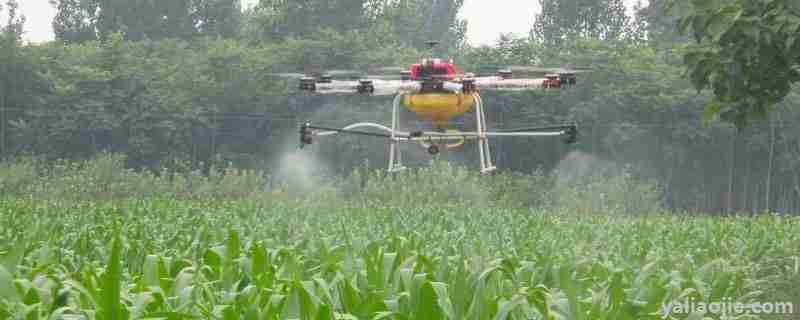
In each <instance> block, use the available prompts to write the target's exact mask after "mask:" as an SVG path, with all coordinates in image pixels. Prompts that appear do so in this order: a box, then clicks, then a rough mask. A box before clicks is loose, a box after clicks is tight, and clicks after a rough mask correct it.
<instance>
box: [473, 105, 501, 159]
mask: <svg viewBox="0 0 800 320" xmlns="http://www.w3.org/2000/svg"><path fill="white" fill-rule="evenodd" d="M472 97H473V99H475V114H476V117H475V118H476V119H477V120H476V121H477V125H478V155H479V156H480V158H481V173H489V172H492V171H494V170H497V167H495V165H494V163H492V151H491V149H489V137H488V135H487V134H486V132H487V131H486V114H485V113H484V112H483V99H481V96H480V95H479V94H477V93H473V94H472Z"/></svg>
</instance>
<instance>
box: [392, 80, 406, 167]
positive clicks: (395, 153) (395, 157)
mask: <svg viewBox="0 0 800 320" xmlns="http://www.w3.org/2000/svg"><path fill="white" fill-rule="evenodd" d="M402 98H403V94H398V95H397V96H395V97H394V102H392V131H391V137H390V139H391V140H389V168H388V171H389V172H397V171H401V170H403V169H405V168H406V167H405V166H403V157H402V155H401V154H400V148H398V144H399V143H400V139H398V137H397V127H399V126H400V103H401V101H403V100H402Z"/></svg>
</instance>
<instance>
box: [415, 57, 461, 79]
mask: <svg viewBox="0 0 800 320" xmlns="http://www.w3.org/2000/svg"><path fill="white" fill-rule="evenodd" d="M410 71H411V74H410V80H412V81H422V80H428V79H431V78H434V77H435V78H436V79H438V80H443V81H451V80H453V79H454V78H455V76H456V67H455V66H454V65H453V64H452V63H447V62H442V61H441V60H440V59H431V60H423V61H422V63H415V64H413V65H411V70H410Z"/></svg>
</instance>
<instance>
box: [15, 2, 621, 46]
mask: <svg viewBox="0 0 800 320" xmlns="http://www.w3.org/2000/svg"><path fill="white" fill-rule="evenodd" d="M160 1H170V0H160ZM256 1H257V0H243V2H244V3H245V4H247V3H251V2H256ZM636 1H637V0H625V2H626V3H627V4H628V5H629V6H630V5H633V4H634V3H636ZM19 2H20V6H21V9H22V14H24V15H25V18H26V19H27V21H26V23H25V35H24V38H25V40H28V41H34V42H40V41H47V40H52V39H53V28H52V25H51V22H52V20H53V16H55V9H54V8H53V6H52V5H50V3H49V0H21V1H19ZM537 3H538V1H536V0H466V1H465V3H464V7H463V8H462V10H461V17H462V18H464V19H466V20H467V23H468V25H469V28H468V33H467V37H468V39H469V42H470V43H471V44H473V45H480V44H492V43H494V41H495V40H497V38H498V35H499V34H500V33H515V34H519V35H524V34H527V33H528V30H530V27H531V25H532V22H533V17H534V15H535V14H536V12H537V10H538V5H537Z"/></svg>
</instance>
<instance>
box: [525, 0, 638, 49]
mask: <svg viewBox="0 0 800 320" xmlns="http://www.w3.org/2000/svg"><path fill="white" fill-rule="evenodd" d="M539 5H540V7H541V8H542V12H541V13H540V14H539V15H537V17H536V21H535V22H534V25H533V29H532V30H531V36H532V37H533V38H534V39H536V40H538V41H540V42H542V43H544V44H545V45H548V46H555V47H559V46H561V45H562V44H563V43H564V41H567V40H569V39H573V38H593V39H603V40H620V39H624V38H625V37H626V36H628V34H629V28H630V23H631V21H630V17H628V16H627V14H626V12H625V11H626V7H625V3H624V2H623V1H622V0H539Z"/></svg>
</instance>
